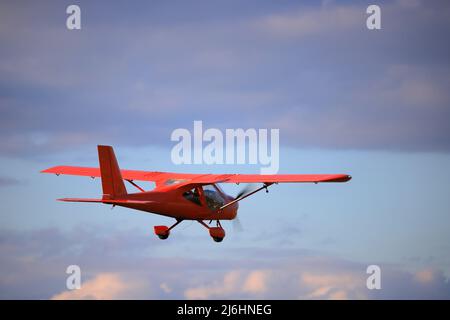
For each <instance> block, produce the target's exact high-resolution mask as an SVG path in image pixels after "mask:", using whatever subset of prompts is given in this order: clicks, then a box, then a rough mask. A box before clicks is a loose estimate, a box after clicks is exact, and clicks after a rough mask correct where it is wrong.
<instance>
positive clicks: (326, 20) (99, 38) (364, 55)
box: [0, 2, 450, 157]
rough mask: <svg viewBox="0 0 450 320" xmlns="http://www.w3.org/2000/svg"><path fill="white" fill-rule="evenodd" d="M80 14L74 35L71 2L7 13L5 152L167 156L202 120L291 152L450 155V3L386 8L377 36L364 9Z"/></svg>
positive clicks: (0, 106) (90, 7) (1, 57)
mask: <svg viewBox="0 0 450 320" xmlns="http://www.w3.org/2000/svg"><path fill="white" fill-rule="evenodd" d="M80 5H81V7H82V8H83V12H89V17H92V18H91V19H89V21H86V23H85V24H84V27H83V28H84V29H82V30H81V32H77V33H73V32H72V33H71V32H69V31H68V30H66V29H65V25H64V23H60V21H61V17H60V13H61V12H64V11H65V10H64V5H63V4H60V5H51V4H50V3H49V4H45V3H44V4H39V8H37V7H33V6H38V5H37V4H34V3H29V4H28V6H24V5H20V4H16V3H6V4H5V3H4V4H2V5H1V6H2V9H1V10H0V14H1V17H0V21H2V22H1V23H2V27H1V28H0V30H1V32H0V39H1V41H2V43H4V44H5V45H4V47H5V48H8V50H3V51H2V53H1V54H0V61H1V62H0V71H1V73H2V77H1V78H0V112H1V114H2V117H1V119H0V128H1V133H2V137H3V138H2V142H1V143H0V150H1V152H2V154H4V155H13V156H27V157H31V156H36V155H40V154H45V153H49V152H59V151H61V150H66V149H68V148H71V149H73V148H74V147H77V146H86V145H92V144H96V143H100V142H101V143H111V144H116V145H117V144H121V145H130V146H135V145H141V146H142V145H144V146H145V145H149V144H152V145H164V146H167V145H168V144H170V140H169V137H170V132H171V131H172V130H173V129H175V128H179V127H190V126H191V125H192V121H193V120H198V119H201V120H203V121H204V122H205V124H206V125H207V126H211V127H217V128H237V127H259V128H267V127H278V128H280V129H281V139H282V142H283V144H286V145H289V146H294V147H323V148H333V149H334V148H343V149H354V148H358V149H370V148H376V149H389V150H439V151H442V150H444V151H448V150H450V129H449V127H448V125H447V124H446V122H445V121H444V119H447V118H448V117H449V116H450V110H449V108H448V106H449V103H450V96H449V93H448V90H446V88H447V87H448V85H449V83H450V78H449V74H450V73H449V70H450V65H449V59H448V51H449V45H448V43H447V42H446V41H443V39H446V35H447V34H446V33H445V30H447V29H448V26H449V22H448V21H449V20H448V16H449V12H450V6H448V4H447V3H446V2H437V3H433V4H432V5H428V6H426V7H425V6H424V5H421V4H420V3H418V4H417V5H416V6H410V7H407V8H406V7H404V6H403V2H397V3H395V2H393V3H390V4H384V5H383V6H382V10H383V18H382V19H383V29H382V30H381V31H380V32H372V33H369V31H368V30H366V29H365V20H364V19H365V5H364V4H358V5H348V4H340V5H337V4H333V3H328V4H326V5H319V4H318V5H317V6H314V5H301V4H295V5H286V6H282V5H267V6H263V7H261V8H260V9H259V10H254V8H252V6H251V5H250V4H249V5H248V7H247V6H246V10H244V8H243V7H242V4H239V6H240V10H239V13H237V11H236V10H233V8H234V5H235V4H232V3H231V4H226V5H225V4H223V5H222V6H223V7H220V8H217V7H211V6H209V5H206V4H205V3H203V6H202V10H199V9H198V8H197V7H196V6H188V5H186V4H183V3H180V4H178V6H176V7H172V6H171V7H170V9H169V8H168V7H166V5H164V4H161V5H160V6H159V7H158V10H154V8H153V7H152V4H151V3H140V4H139V5H136V6H135V7H133V8H128V9H129V10H123V7H122V4H116V5H114V6H112V7H111V8H110V9H111V10H109V12H108V14H105V12H104V10H103V7H101V6H100V5H99V4H95V3H90V2H83V3H81V4H80ZM241 9H242V10H241ZM204 10H207V11H204ZM405 10H407V14H405ZM200 11H201V12H207V13H208V14H201V19H197V18H199V17H200V16H199V14H200V13H199V12H200ZM34 12H39V13H40V15H39V16H38V18H33V19H31V15H32V14H33V13H34ZM100 13H101V14H100ZM169 13H170V14H169ZM118 16H120V19H115V18H117V17H118ZM174 16H176V17H177V19H175V22H173V21H174V20H173V18H174ZM195 17H197V18H195ZM206 17H208V18H206ZM118 20H119V21H118ZM30 21H32V25H30ZM111 21H114V23H112V22H111ZM120 21H127V23H126V24H124V23H121V22H120ZM168 21H172V22H171V23H168ZM193 21H196V22H195V23H194V22H193ZM11 30H13V31H14V32H12V31H11ZM86 52H88V53H89V54H88V55H86ZM180 52H183V59H180V58H179V55H180ZM399 66H401V67H400V68H399ZM402 68H403V69H402ZM395 69H397V73H396V72H394V71H393V70H395ZM399 69H402V70H403V71H401V70H400V71H399ZM211 110H214V111H213V112H211ZM217 112H218V113H220V117H218V116H217V114H218V113H217ZM236 114H239V117H238V118H237V117H236V116H235V115H236ZM99 119H101V121H99ZM148 137H152V139H148Z"/></svg>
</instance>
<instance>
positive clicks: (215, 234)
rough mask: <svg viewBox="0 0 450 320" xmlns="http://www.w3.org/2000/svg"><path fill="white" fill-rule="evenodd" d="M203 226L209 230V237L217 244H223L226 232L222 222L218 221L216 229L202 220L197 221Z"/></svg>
mask: <svg viewBox="0 0 450 320" xmlns="http://www.w3.org/2000/svg"><path fill="white" fill-rule="evenodd" d="M197 221H198V223H200V224H201V225H202V226H204V227H205V228H206V229H208V230H209V235H210V236H211V238H213V240H214V241H215V242H221V241H222V240H223V238H225V230H224V229H223V228H222V225H221V224H220V221H219V220H217V222H216V227H210V226H208V225H207V224H206V223H204V222H203V221H202V220H197Z"/></svg>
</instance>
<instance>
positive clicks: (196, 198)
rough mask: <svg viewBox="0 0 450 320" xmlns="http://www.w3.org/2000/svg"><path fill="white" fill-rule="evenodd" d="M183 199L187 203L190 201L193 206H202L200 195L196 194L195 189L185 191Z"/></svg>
mask: <svg viewBox="0 0 450 320" xmlns="http://www.w3.org/2000/svg"><path fill="white" fill-rule="evenodd" d="M183 197H184V198H185V199H187V200H189V201H192V202H193V203H195V204H198V205H199V206H201V205H202V203H201V202H200V195H199V194H198V191H197V188H194V189H191V190H189V191H186V192H185V193H183Z"/></svg>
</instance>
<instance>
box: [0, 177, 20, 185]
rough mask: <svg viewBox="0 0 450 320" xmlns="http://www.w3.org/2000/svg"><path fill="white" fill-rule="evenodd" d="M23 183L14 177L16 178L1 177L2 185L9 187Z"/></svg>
mask: <svg viewBox="0 0 450 320" xmlns="http://www.w3.org/2000/svg"><path fill="white" fill-rule="evenodd" d="M18 184H21V181H19V180H17V179H14V178H8V177H0V187H9V186H15V185H18Z"/></svg>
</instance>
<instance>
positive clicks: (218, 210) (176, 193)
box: [41, 146, 351, 242]
mask: <svg viewBox="0 0 450 320" xmlns="http://www.w3.org/2000/svg"><path fill="white" fill-rule="evenodd" d="M98 159H99V164H100V168H89V167H72V166H57V167H53V168H49V169H46V170H43V171H41V172H43V173H55V174H56V175H60V174H68V175H75V176H88V177H92V178H95V177H100V178H101V180H102V188H103V197H102V198H101V199H79V198H64V199H58V200H60V201H69V202H97V203H105V204H111V205H113V206H116V205H117V206H122V207H126V208H131V209H135V210H141V211H146V212H151V213H155V214H160V215H163V216H167V217H172V218H175V219H176V222H175V223H174V224H173V225H172V226H170V227H167V226H155V227H154V231H155V234H156V235H157V236H158V237H159V238H160V239H167V238H168V237H169V234H170V230H172V229H173V228H174V227H175V226H177V225H178V224H179V223H180V222H181V221H183V220H196V221H198V222H199V223H200V224H201V225H203V226H204V227H205V228H207V229H208V230H209V234H210V236H211V237H212V238H213V239H214V241H216V242H220V241H222V240H223V238H224V237H225V231H224V229H223V228H222V225H221V224H220V220H233V219H235V218H236V215H237V211H238V207H239V205H238V202H239V201H241V200H242V199H245V198H247V197H249V196H251V195H252V194H254V193H256V192H258V191H260V190H263V189H265V190H266V192H268V190H267V188H268V187H269V186H270V185H272V184H278V183H285V182H313V183H318V182H346V181H349V180H350V179H351V176H349V175H346V174H275V175H258V174H191V173H172V172H154V171H137V170H121V169H119V165H118V163H117V160H116V156H115V155H114V150H113V148H112V147H110V146H98ZM124 180H125V181H128V182H129V183H130V184H131V185H133V186H134V187H135V188H137V189H138V190H139V192H137V193H128V192H127V189H126V188H125V184H124ZM135 180H138V181H153V182H154V183H155V184H156V187H155V189H153V190H151V191H145V190H144V189H143V188H141V187H140V186H139V185H137V184H136V183H135V182H134V181H135ZM218 183H236V184H239V183H262V186H261V187H259V188H257V189H255V190H253V191H251V192H241V193H240V194H238V195H237V196H236V197H231V196H229V195H227V194H225V193H224V192H223V191H222V189H221V188H220V187H219V186H218V185H217V184H218ZM213 220H214V221H216V226H215V227H210V226H209V225H208V224H206V223H205V221H209V224H211V222H212V221H213Z"/></svg>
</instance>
